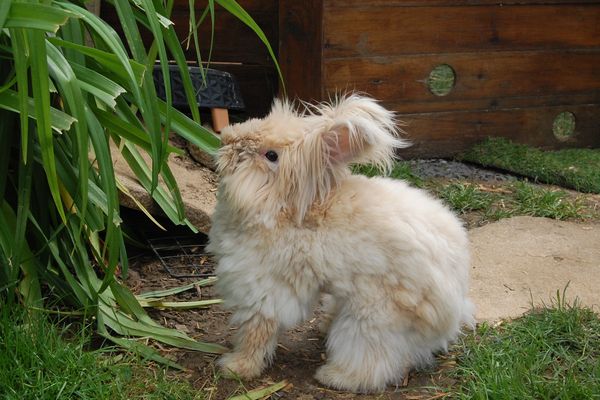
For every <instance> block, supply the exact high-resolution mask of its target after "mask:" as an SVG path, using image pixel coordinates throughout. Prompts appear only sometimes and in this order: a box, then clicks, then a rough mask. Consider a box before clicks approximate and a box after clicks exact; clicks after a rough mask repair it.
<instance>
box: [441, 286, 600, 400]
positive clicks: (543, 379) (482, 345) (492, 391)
mask: <svg viewBox="0 0 600 400" xmlns="http://www.w3.org/2000/svg"><path fill="white" fill-rule="evenodd" d="M598 332H600V318H599V317H598V315H597V314H595V313H594V312H593V311H592V310H591V309H588V308H583V307H580V306H579V305H578V304H577V303H575V304H573V305H569V304H568V303H566V302H565V300H564V297H563V298H561V297H560V296H558V297H557V300H556V301H555V302H554V303H553V304H551V305H550V306H544V307H542V308H538V309H534V310H532V311H531V312H530V313H528V314H526V315H525V316H524V317H522V318H520V319H518V320H515V321H509V322H506V323H504V324H502V325H500V326H497V327H495V328H492V327H491V326H490V325H489V324H482V325H480V326H479V327H478V329H477V332H476V333H475V334H473V335H468V336H466V337H465V339H464V340H463V341H462V344H461V345H460V346H458V349H456V350H457V368H456V369H455V370H454V374H453V375H454V378H455V379H456V382H457V387H456V388H454V390H453V393H451V394H450V395H451V398H460V399H490V398H494V399H592V398H597V396H598V393H600V352H599V350H598V349H600V334H599V333H598Z"/></svg>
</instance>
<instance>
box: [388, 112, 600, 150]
mask: <svg viewBox="0 0 600 400" xmlns="http://www.w3.org/2000/svg"><path fill="white" fill-rule="evenodd" d="M562 111H570V112H572V113H573V114H574V115H575V120H576V128H575V135H574V136H573V138H572V139H569V140H568V141H566V142H564V141H560V140H558V139H556V138H555V137H554V135H553V133H552V124H553V122H554V118H555V117H556V116H557V115H558V114H559V113H560V112H562ZM598 115H600V105H598V104H595V105H576V106H569V107H563V106H559V107H543V108H523V109H514V110H497V111H491V112H486V111H464V112H449V113H428V114H411V115H403V116H402V118H401V119H402V120H403V121H404V122H406V123H407V126H406V127H405V128H404V129H405V131H406V132H407V137H408V138H409V139H410V140H411V141H412V142H413V146H411V147H410V148H408V149H404V150H402V151H401V152H400V155H401V156H402V157H406V158H410V157H414V156H419V157H449V156H452V155H454V154H456V153H458V152H460V151H463V150H466V149H467V148H469V147H470V146H472V145H474V144H475V143H478V142H480V141H481V140H483V139H484V138H486V137H488V136H502V137H507V138H509V139H512V140H514V141H516V142H518V143H525V144H529V145H532V146H536V147H541V148H546V149H554V148H563V147H598V146H600V125H598Z"/></svg>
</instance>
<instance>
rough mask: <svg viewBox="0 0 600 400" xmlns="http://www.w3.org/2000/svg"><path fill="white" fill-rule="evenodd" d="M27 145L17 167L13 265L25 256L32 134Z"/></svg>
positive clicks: (31, 163) (31, 172) (17, 263)
mask: <svg viewBox="0 0 600 400" xmlns="http://www.w3.org/2000/svg"><path fill="white" fill-rule="evenodd" d="M27 138H28V139H27V140H28V141H29V143H28V146H27V149H28V150H27V152H28V154H27V155H26V156H25V157H23V159H21V161H20V163H19V169H18V171H19V172H18V184H17V218H16V223H15V225H16V226H15V233H14V235H15V248H14V253H13V259H12V262H13V263H14V265H20V264H21V260H22V259H23V258H24V257H25V256H26V255H25V254H24V247H25V245H26V241H25V233H26V231H27V218H28V217H29V204H30V199H31V182H32V177H33V164H34V163H33V162H31V161H30V162H28V163H27V162H26V160H27V159H31V158H32V155H33V135H28V136H27Z"/></svg>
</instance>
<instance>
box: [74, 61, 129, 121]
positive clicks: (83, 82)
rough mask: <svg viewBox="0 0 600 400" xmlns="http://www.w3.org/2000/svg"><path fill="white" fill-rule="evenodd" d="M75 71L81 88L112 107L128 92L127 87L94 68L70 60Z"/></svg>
mask: <svg viewBox="0 0 600 400" xmlns="http://www.w3.org/2000/svg"><path fill="white" fill-rule="evenodd" d="M70 64H71V67H72V68H73V72H75V75H76V76H77V79H79V85H80V86H81V89H83V90H85V91H86V92H88V93H90V94H92V95H93V96H94V97H96V98H97V99H99V100H100V101H102V102H103V103H104V104H106V105H108V106H109V107H110V108H111V109H114V108H115V107H116V99H117V97H119V96H120V95H122V94H123V93H125V92H126V90H125V88H124V87H123V86H121V85H119V84H118V83H116V82H114V81H113V80H111V79H109V78H107V77H106V75H103V74H101V73H99V72H96V71H94V70H93V69H90V68H87V67H85V66H83V65H81V64H78V63H75V62H73V61H71V62H70Z"/></svg>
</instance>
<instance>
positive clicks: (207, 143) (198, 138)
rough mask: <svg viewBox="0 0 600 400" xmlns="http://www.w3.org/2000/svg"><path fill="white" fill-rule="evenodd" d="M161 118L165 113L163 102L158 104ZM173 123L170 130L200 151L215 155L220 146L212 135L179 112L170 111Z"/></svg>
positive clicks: (216, 138)
mask: <svg viewBox="0 0 600 400" xmlns="http://www.w3.org/2000/svg"><path fill="white" fill-rule="evenodd" d="M158 104H159V109H160V113H161V116H163V115H164V114H165V113H166V108H167V104H166V103H165V102H164V101H160V100H159V102H158ZM172 112H173V122H172V128H173V130H174V131H175V132H177V134H178V135H180V136H181V137H183V138H184V139H186V140H188V141H189V142H191V143H192V144H195V145H196V146H198V147H199V148H200V149H202V150H204V151H206V152H207V153H209V154H216V152H217V150H218V149H219V147H220V145H221V140H220V139H219V137H218V136H216V135H215V134H214V133H212V132H211V131H209V130H208V129H206V128H205V127H203V126H202V125H200V124H197V123H196V122H194V121H193V120H191V119H190V118H188V117H187V116H186V115H185V114H183V113H182V112H180V111H177V110H172Z"/></svg>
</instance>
